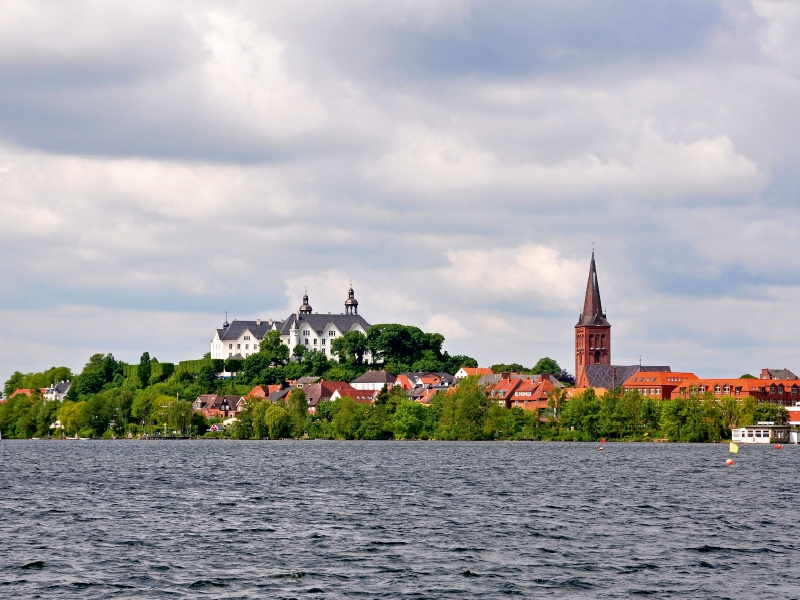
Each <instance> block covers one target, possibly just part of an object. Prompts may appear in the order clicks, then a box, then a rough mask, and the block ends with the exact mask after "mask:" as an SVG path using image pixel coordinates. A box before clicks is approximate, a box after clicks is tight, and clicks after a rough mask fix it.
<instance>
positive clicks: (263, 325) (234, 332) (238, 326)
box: [217, 319, 283, 340]
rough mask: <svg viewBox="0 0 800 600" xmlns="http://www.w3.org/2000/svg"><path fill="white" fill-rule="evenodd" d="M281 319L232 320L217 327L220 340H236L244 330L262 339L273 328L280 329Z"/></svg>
mask: <svg viewBox="0 0 800 600" xmlns="http://www.w3.org/2000/svg"><path fill="white" fill-rule="evenodd" d="M282 324H283V323H282V322H281V321H272V320H268V321H237V320H236V319H234V320H233V323H230V324H229V325H228V326H227V327H223V328H222V329H217V334H218V335H219V339H220V340H238V339H239V337H240V336H241V335H242V334H243V333H244V332H245V331H250V333H252V334H253V335H254V336H255V337H256V338H257V339H259V340H260V339H263V338H264V336H265V335H267V333H268V332H270V331H272V330H273V329H280V328H281V325H282Z"/></svg>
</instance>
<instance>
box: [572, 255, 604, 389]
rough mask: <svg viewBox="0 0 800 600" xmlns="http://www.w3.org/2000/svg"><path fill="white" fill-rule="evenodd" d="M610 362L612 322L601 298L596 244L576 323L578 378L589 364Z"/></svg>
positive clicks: (576, 369)
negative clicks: (581, 306)
mask: <svg viewBox="0 0 800 600" xmlns="http://www.w3.org/2000/svg"><path fill="white" fill-rule="evenodd" d="M610 364H611V323H609V322H608V321H606V315H605V313H604V312H603V304H602V303H601V302H600V287H599V286H598V285H597V269H596V268H595V265H594V248H593V249H592V262H591V264H590V266H589V281H588V283H587V284H586V298H585V299H584V301H583V312H582V313H581V316H580V317H579V319H578V324H577V325H575V380H576V381H577V380H578V378H579V376H580V374H581V371H583V367H584V366H586V365H610Z"/></svg>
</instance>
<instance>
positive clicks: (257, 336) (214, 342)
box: [211, 318, 282, 359]
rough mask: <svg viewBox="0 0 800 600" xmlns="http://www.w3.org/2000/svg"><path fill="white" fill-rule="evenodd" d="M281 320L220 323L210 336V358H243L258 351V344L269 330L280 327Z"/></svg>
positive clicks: (226, 321)
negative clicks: (220, 326)
mask: <svg viewBox="0 0 800 600" xmlns="http://www.w3.org/2000/svg"><path fill="white" fill-rule="evenodd" d="M281 324H282V323H281V321H273V320H272V319H269V320H267V321H262V320H261V319H256V320H255V321H237V320H236V319H234V320H233V322H232V323H228V319H227V318H226V319H225V322H224V323H223V324H222V328H221V329H217V330H215V331H214V337H212V338H211V358H222V359H225V358H240V359H245V358H247V357H248V356H250V355H251V354H255V353H257V352H258V345H259V344H260V343H261V340H262V339H264V336H265V335H267V333H269V332H270V331H274V330H276V329H279V328H280V327H281Z"/></svg>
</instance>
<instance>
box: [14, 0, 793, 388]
mask: <svg viewBox="0 0 800 600" xmlns="http://www.w3.org/2000/svg"><path fill="white" fill-rule="evenodd" d="M4 16H5V18H4V19H3V20H2V22H0V40H2V42H0V82H2V85H0V215H2V218H0V249H1V250H0V251H1V252H2V257H3V260H2V262H0V285H1V286H2V289H3V291H4V294H3V298H2V301H0V302H1V304H0V341H1V342H2V343H1V344H0V376H2V378H3V379H4V380H5V379H7V378H8V376H10V374H11V373H12V372H13V371H15V370H20V371H23V372H30V371H39V370H42V369H44V368H47V367H50V366H53V365H66V366H69V367H71V368H72V369H73V370H75V371H79V370H80V368H81V367H82V365H83V363H84V362H85V361H86V360H87V358H88V357H89V356H90V355H91V354H92V353H94V352H104V353H106V352H112V353H113V354H114V355H115V356H116V357H117V358H119V359H122V360H125V361H129V362H135V361H138V358H139V356H140V355H141V353H142V352H143V351H148V352H150V354H151V355H153V356H157V357H158V358H159V359H160V360H164V361H175V362H177V361H179V360H185V359H189V358H195V357H199V356H202V354H203V353H204V352H206V351H207V349H208V344H209V331H212V330H213V329H214V328H215V327H219V325H220V323H221V322H222V319H223V318H224V314H225V311H226V310H227V311H228V315H229V319H233V318H237V319H240V320H244V319H256V318H262V319H270V318H272V319H282V318H285V316H286V315H287V314H289V313H290V312H292V311H294V310H295V309H296V308H297V305H298V299H299V298H301V297H302V294H303V291H304V289H305V288H306V286H307V289H308V293H309V296H310V297H311V299H312V304H313V306H314V307H315V309H316V310H319V311H320V312H322V311H326V312H327V311H340V307H341V306H342V302H343V300H344V298H342V290H347V289H348V287H349V283H350V281H351V280H352V282H353V285H354V287H355V288H356V290H357V293H358V300H359V302H360V305H359V314H363V315H364V318H365V319H366V320H367V321H368V322H369V323H371V324H378V323H386V322H397V323H404V324H409V325H416V326H418V327H420V328H422V329H423V330H425V331H431V332H432V331H436V332H439V333H441V334H443V335H444V336H445V337H446V342H445V346H444V347H445V349H447V350H448V351H449V352H450V353H451V354H465V355H469V356H473V357H475V358H476V359H478V361H479V362H480V363H481V365H489V364H492V363H510V362H520V363H523V364H525V365H526V366H527V365H531V364H533V363H535V362H536V361H537V360H538V359H539V358H541V357H543V356H550V357H552V358H554V359H556V360H557V361H558V362H559V364H561V365H562V366H563V367H565V368H567V369H570V370H571V369H572V368H573V364H574V325H575V322H576V318H577V317H578V315H579V314H580V313H581V310H582V306H583V300H584V297H583V292H584V286H585V282H586V279H585V277H586V265H587V262H588V260H589V257H590V253H591V247H592V243H593V242H595V245H596V257H597V262H598V274H599V282H600V286H601V287H602V291H603V302H604V304H603V308H604V310H605V311H606V312H607V315H608V320H609V321H610V322H612V323H613V326H614V349H613V351H614V359H613V360H614V362H615V363H618V364H635V363H638V361H639V356H640V355H641V356H642V360H643V361H644V362H645V364H651V365H670V366H671V367H672V368H673V369H674V370H676V371H692V372H694V373H695V374H697V375H698V376H701V377H702V376H722V375H725V376H738V375H740V374H742V373H745V372H751V373H753V374H757V373H758V372H760V370H761V369H762V368H777V369H782V368H788V369H793V370H794V371H795V372H797V370H798V369H800V365H798V364H797V363H796V362H795V361H796V356H797V346H796V340H797V339H800V323H798V320H797V318H796V316H795V314H796V304H797V302H796V299H795V298H796V296H797V293H798V289H799V288H800V281H798V275H797V273H798V272H799V271H800V269H798V266H800V265H798V263H800V254H798V252H797V251H796V249H795V244H794V239H795V237H796V233H795V228H794V226H793V225H792V223H797V222H798V216H800V215H799V214H798V213H799V212H800V203H798V201H797V194H798V192H797V190H798V189H800V186H798V185H797V183H798V175H797V173H800V168H798V162H799V161H800V152H798V142H800V140H799V139H798V136H800V126H798V125H800V123H798V120H800V116H799V115H798V114H797V111H796V110H795V107H796V106H797V105H798V101H800V89H798V87H797V86H796V81H797V77H798V64H800V53H798V46H797V43H796V40H797V37H798V35H800V5H799V4H798V3H789V2H777V1H775V2H772V1H768V0H752V1H743V2H737V3H730V2H724V1H722V0H709V1H707V2H690V1H688V0H671V1H666V0H653V1H652V2H648V3H639V2H633V1H628V2H626V1H623V2H618V1H613V2H612V1H611V0H593V1H591V2H590V1H589V0H579V1H577V2H570V3H552V2H543V1H538V0H533V1H531V2H525V3H521V2H517V1H512V0H493V1H492V2H488V1H459V0H426V1H425V2H422V1H417V0H411V1H407V0H403V1H400V0H397V1H392V0H389V1H386V2H380V3H370V2H348V1H342V2H334V3H318V4H315V5H314V9H313V10H308V8H307V7H304V6H300V5H297V4H296V3H290V2H282V1H281V2H273V3H269V4H267V5H265V4H263V3H256V2H249V1H244V2H240V3H236V4H235V5H231V4H229V3H222V2H214V1H210V2H206V3H202V4H182V3H147V2H144V3H135V4H130V3H128V4H123V3H113V2H112V3H104V4H92V3H89V4H81V5H78V6H69V7H67V6H64V7H60V6H54V5H52V3H45V2H43V1H36V0H31V1H26V0H20V1H19V2H15V3H14V4H13V7H9V8H8V10H7V12H6V13H5V15H4Z"/></svg>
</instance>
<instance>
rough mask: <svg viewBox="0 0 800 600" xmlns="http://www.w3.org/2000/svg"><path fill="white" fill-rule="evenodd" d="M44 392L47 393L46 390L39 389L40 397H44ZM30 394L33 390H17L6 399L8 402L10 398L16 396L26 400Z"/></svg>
mask: <svg viewBox="0 0 800 600" xmlns="http://www.w3.org/2000/svg"><path fill="white" fill-rule="evenodd" d="M46 391H47V388H39V393H40V394H41V395H42V396H44V393H45V392H46ZM32 394H33V390H31V389H28V388H19V389H17V390H14V393H13V394H11V395H10V396H9V397H8V398H9V400H10V399H11V398H16V397H17V396H27V397H28V398H30V397H31V395H32Z"/></svg>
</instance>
